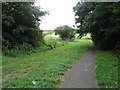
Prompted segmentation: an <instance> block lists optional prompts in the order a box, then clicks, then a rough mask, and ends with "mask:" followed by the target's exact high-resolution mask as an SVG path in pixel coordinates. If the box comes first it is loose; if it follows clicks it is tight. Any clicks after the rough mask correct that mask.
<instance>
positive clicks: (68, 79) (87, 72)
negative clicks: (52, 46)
mask: <svg viewBox="0 0 120 90" xmlns="http://www.w3.org/2000/svg"><path fill="white" fill-rule="evenodd" d="M94 59H95V51H94V47H93V45H92V43H91V44H90V48H89V50H88V51H87V52H86V53H85V54H84V55H83V57H82V58H81V60H80V61H78V62H77V63H76V64H73V65H72V68H71V69H70V71H67V72H66V74H65V76H64V78H63V80H64V82H63V83H62V84H61V85H60V86H59V88H97V87H98V85H97V83H96V78H95V72H94V70H95V61H94Z"/></svg>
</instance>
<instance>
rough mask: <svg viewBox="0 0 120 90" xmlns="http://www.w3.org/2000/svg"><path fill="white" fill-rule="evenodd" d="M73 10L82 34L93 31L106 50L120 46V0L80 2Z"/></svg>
mask: <svg viewBox="0 0 120 90" xmlns="http://www.w3.org/2000/svg"><path fill="white" fill-rule="evenodd" d="M73 10H74V12H75V16H76V24H78V23H79V25H78V26H77V28H78V32H79V34H80V36H82V35H84V34H86V33H91V36H92V40H93V41H94V43H95V44H96V45H97V46H99V47H100V48H101V49H104V50H108V49H113V48H115V47H119V46H120V2H109V3H106V2H102V3H101V2H82V3H80V2H79V3H77V5H76V6H75V7H74V8H73Z"/></svg>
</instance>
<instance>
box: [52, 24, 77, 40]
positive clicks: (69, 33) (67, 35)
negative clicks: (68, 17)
mask: <svg viewBox="0 0 120 90" xmlns="http://www.w3.org/2000/svg"><path fill="white" fill-rule="evenodd" d="M54 31H55V35H59V36H60V37H61V39H62V40H67V39H72V38H75V34H76V33H75V30H74V29H73V28H72V27H70V26H67V25H63V26H59V27H57V28H56V29H55V30H54Z"/></svg>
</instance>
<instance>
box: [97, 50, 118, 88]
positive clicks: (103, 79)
mask: <svg viewBox="0 0 120 90" xmlns="http://www.w3.org/2000/svg"><path fill="white" fill-rule="evenodd" d="M96 54H97V56H96V66H97V67H96V78H97V80H98V85H99V87H100V88H118V58H117V57H116V56H115V55H114V54H113V53H112V52H109V51H101V50H98V49H97V50H96Z"/></svg>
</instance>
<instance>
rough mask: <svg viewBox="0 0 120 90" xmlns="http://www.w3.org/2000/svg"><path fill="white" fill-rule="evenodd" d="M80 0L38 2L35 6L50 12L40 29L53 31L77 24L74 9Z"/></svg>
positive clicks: (46, 0) (37, 0) (40, 0)
mask: <svg viewBox="0 0 120 90" xmlns="http://www.w3.org/2000/svg"><path fill="white" fill-rule="evenodd" d="M78 1H79V0H36V3H35V5H37V6H41V7H42V8H43V10H47V11H49V15H46V16H45V17H44V19H43V20H42V22H41V25H40V29H42V30H53V29H55V28H56V27H58V26H60V25H69V26H73V25H74V24H75V20H74V12H73V7H74V6H75V5H76V4H77V2H78Z"/></svg>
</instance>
